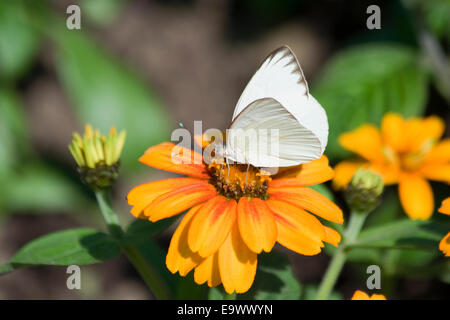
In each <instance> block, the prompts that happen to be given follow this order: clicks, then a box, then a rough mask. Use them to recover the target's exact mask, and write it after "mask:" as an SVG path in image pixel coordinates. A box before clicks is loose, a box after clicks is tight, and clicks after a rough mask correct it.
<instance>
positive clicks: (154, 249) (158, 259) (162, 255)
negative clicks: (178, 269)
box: [137, 241, 179, 297]
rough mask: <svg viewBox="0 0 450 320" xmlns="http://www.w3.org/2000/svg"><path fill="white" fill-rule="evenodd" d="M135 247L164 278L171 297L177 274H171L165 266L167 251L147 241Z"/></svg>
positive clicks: (177, 279) (174, 289)
mask: <svg viewBox="0 0 450 320" xmlns="http://www.w3.org/2000/svg"><path fill="white" fill-rule="evenodd" d="M137 249H138V250H139V252H140V253H141V254H142V255H143V256H144V258H145V259H146V260H147V261H148V263H149V265H151V266H152V267H153V268H154V270H155V272H157V274H158V276H159V277H160V278H161V279H163V280H164V283H165V284H166V285H167V287H168V290H169V293H170V294H169V296H171V297H173V296H174V292H176V290H177V286H178V281H179V276H178V275H173V274H172V273H171V272H170V271H169V269H167V267H166V255H167V252H165V251H164V250H162V249H161V247H160V246H159V245H158V244H157V243H155V242H153V241H147V242H145V243H141V244H139V245H137Z"/></svg>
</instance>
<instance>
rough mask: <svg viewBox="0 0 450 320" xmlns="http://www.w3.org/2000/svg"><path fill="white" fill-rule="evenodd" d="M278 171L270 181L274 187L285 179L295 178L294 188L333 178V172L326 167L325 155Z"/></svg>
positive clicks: (326, 159)
mask: <svg viewBox="0 0 450 320" xmlns="http://www.w3.org/2000/svg"><path fill="white" fill-rule="evenodd" d="M280 169H281V170H280V172H279V173H278V174H277V175H276V176H275V177H273V180H272V181H271V183H273V184H275V185H277V184H278V183H281V180H284V179H285V178H292V181H294V178H296V183H295V185H296V186H300V187H304V186H311V185H315V184H319V183H323V182H325V181H328V180H330V179H332V178H333V176H334V171H333V169H332V168H331V167H330V166H329V165H328V158H327V156H326V155H322V157H321V158H320V159H317V160H314V161H311V162H308V163H303V164H301V165H298V166H294V167H287V168H286V169H284V168H280Z"/></svg>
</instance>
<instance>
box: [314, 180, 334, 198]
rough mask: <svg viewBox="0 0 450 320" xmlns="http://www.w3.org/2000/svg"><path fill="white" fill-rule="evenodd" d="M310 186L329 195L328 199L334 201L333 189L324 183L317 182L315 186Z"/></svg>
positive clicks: (326, 195)
mask: <svg viewBox="0 0 450 320" xmlns="http://www.w3.org/2000/svg"><path fill="white" fill-rule="evenodd" d="M309 188H311V189H313V190H315V191H317V192H319V193H320V194H322V195H324V196H325V197H327V199H328V200H331V201H334V195H333V193H332V192H331V190H330V189H329V188H328V187H327V186H326V185H324V184H316V185H313V186H309Z"/></svg>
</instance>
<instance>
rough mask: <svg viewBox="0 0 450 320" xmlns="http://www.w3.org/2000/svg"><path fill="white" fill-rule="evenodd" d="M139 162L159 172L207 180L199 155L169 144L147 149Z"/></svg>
mask: <svg viewBox="0 0 450 320" xmlns="http://www.w3.org/2000/svg"><path fill="white" fill-rule="evenodd" d="M139 161H140V162H142V163H144V164H146V165H148V166H150V167H153V168H157V169H161V170H166V171H170V172H175V173H181V174H185V175H188V176H191V177H196V178H203V179H208V178H209V174H208V171H207V169H206V166H205V165H204V163H203V162H202V161H203V159H202V155H201V154H199V153H197V152H194V151H192V150H189V149H186V148H184V147H181V146H176V145H174V144H173V143H170V142H164V143H161V144H158V145H156V146H153V147H151V148H149V149H147V151H145V154H144V155H143V156H142V157H140V158H139Z"/></svg>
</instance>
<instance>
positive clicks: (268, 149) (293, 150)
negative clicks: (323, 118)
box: [225, 98, 322, 167]
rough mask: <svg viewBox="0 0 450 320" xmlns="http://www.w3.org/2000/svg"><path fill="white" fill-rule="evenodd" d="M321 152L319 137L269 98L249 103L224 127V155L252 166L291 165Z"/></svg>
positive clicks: (317, 156) (312, 157)
mask: <svg viewBox="0 0 450 320" xmlns="http://www.w3.org/2000/svg"><path fill="white" fill-rule="evenodd" d="M321 153H322V150H321V147H320V141H319V139H318V138H317V137H316V136H315V135H313V134H311V132H310V131H309V130H308V129H306V128H305V127H303V126H302V125H301V124H300V123H299V122H298V120H297V119H296V118H295V117H294V116H293V115H292V114H291V113H289V111H287V110H286V108H284V107H283V106H282V105H281V104H280V103H279V102H278V101H276V100H275V99H272V98H263V99H259V100H257V101H254V102H253V103H251V104H250V105H249V106H248V107H247V108H245V109H244V110H243V111H242V112H241V113H240V114H239V115H238V117H236V118H235V120H234V121H233V123H232V124H231V126H230V128H229V130H227V144H226V149H225V155H226V157H227V158H229V159H231V160H233V161H237V162H239V163H250V164H251V165H253V166H255V167H288V166H294V165H297V164H300V163H305V162H310V161H312V160H314V159H317V158H319V157H320V155H321Z"/></svg>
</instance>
